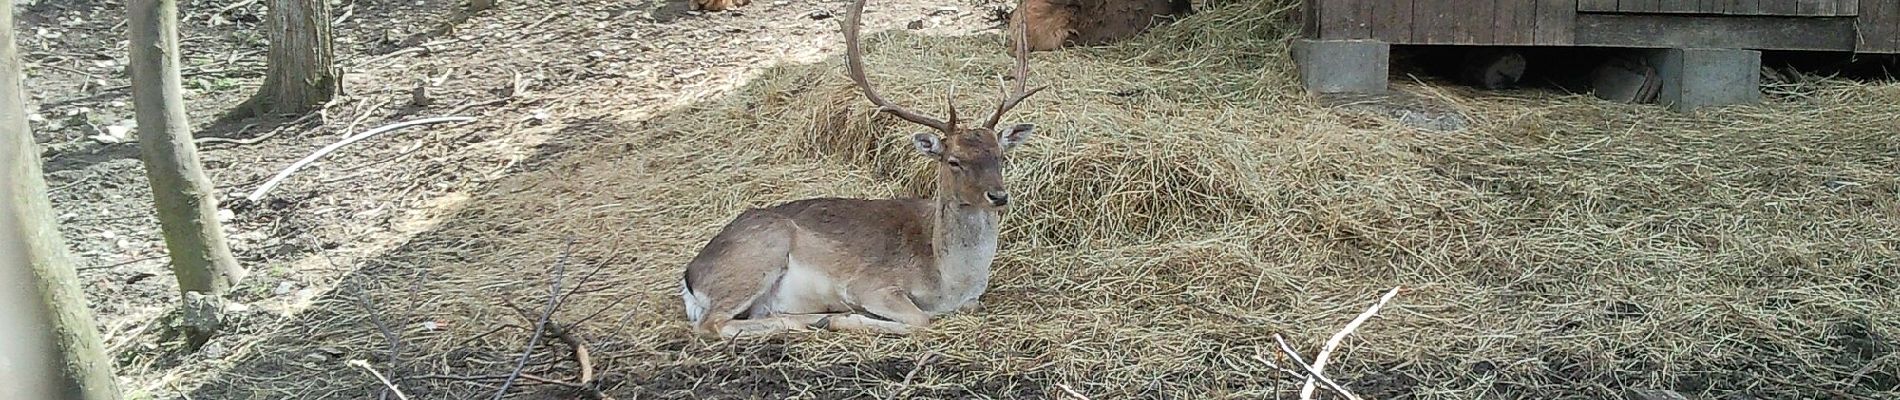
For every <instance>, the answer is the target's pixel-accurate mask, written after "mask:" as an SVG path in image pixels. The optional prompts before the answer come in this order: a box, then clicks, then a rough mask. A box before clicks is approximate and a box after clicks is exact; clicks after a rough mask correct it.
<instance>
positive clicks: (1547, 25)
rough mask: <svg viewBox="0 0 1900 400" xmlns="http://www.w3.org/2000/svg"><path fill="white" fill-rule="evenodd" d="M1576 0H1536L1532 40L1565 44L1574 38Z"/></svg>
mask: <svg viewBox="0 0 1900 400" xmlns="http://www.w3.org/2000/svg"><path fill="white" fill-rule="evenodd" d="M1578 4H1579V2H1578V0H1537V14H1536V15H1537V28H1536V33H1535V34H1534V36H1535V38H1534V40H1533V42H1536V43H1537V44H1539V45H1557V46H1567V45H1570V44H1572V43H1574V41H1575V38H1576V23H1577V8H1578V7H1577V6H1578Z"/></svg>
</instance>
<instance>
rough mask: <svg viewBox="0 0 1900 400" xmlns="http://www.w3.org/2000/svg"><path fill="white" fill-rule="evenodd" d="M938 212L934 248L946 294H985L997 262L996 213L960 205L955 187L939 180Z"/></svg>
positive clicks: (974, 295)
mask: <svg viewBox="0 0 1900 400" xmlns="http://www.w3.org/2000/svg"><path fill="white" fill-rule="evenodd" d="M938 182H939V183H938V186H937V193H936V198H935V199H934V200H935V202H936V203H937V210H936V211H937V212H936V215H935V222H936V223H935V224H933V225H932V228H931V230H932V232H931V241H930V244H931V249H932V250H933V251H934V252H935V253H936V254H935V255H936V258H937V260H936V261H937V269H938V273H939V274H941V276H942V278H943V280H942V284H943V287H942V288H941V289H943V290H944V291H945V292H946V293H945V294H946V295H950V296H953V297H967V298H962V299H952V300H953V301H956V302H959V303H960V302H962V301H967V300H970V299H973V298H975V297H976V296H977V295H980V294H982V292H983V290H984V289H986V288H987V287H988V286H989V279H990V262H991V261H993V260H995V259H996V236H997V233H998V232H999V230H998V226H997V222H999V220H1001V219H1002V215H1001V214H999V213H997V212H996V211H992V210H989V209H985V208H979V207H975V206H966V205H963V204H960V203H958V202H957V200H956V196H955V195H954V194H953V193H954V192H953V191H952V190H953V189H952V188H949V187H946V186H945V185H944V184H943V183H942V182H944V181H943V180H941V179H940V180H939V181H938Z"/></svg>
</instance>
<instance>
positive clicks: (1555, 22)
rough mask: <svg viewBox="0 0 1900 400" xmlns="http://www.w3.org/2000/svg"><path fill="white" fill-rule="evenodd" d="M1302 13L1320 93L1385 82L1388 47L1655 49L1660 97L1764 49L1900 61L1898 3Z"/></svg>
mask: <svg viewBox="0 0 1900 400" xmlns="http://www.w3.org/2000/svg"><path fill="white" fill-rule="evenodd" d="M1303 11H1304V16H1305V18H1304V21H1305V26H1304V35H1303V36H1304V37H1305V39H1306V40H1304V41H1303V43H1301V44H1300V45H1298V46H1296V49H1295V56H1296V58H1300V59H1301V61H1302V63H1303V64H1308V65H1318V66H1320V67H1321V69H1314V68H1309V67H1306V66H1303V67H1302V72H1303V73H1309V72H1310V74H1309V75H1313V76H1312V77H1311V78H1309V79H1307V80H1306V82H1307V84H1308V87H1309V88H1310V89H1312V90H1314V91H1316V92H1363V91H1382V90H1384V78H1383V77H1378V78H1376V79H1374V80H1377V81H1378V82H1366V81H1364V79H1359V78H1367V79H1372V78H1370V77H1354V76H1351V74H1354V73H1361V74H1363V73H1379V74H1383V73H1384V72H1385V66H1384V63H1385V62H1386V61H1385V60H1387V59H1388V57H1389V56H1387V55H1385V54H1379V53H1381V52H1383V51H1386V49H1388V48H1389V47H1388V46H1390V45H1470V46H1589V47H1616V48H1631V49H1651V50H1649V51H1651V52H1652V53H1653V54H1656V56H1655V57H1650V58H1648V59H1649V60H1651V62H1649V64H1653V65H1654V66H1656V67H1658V68H1661V69H1664V70H1663V71H1658V72H1656V73H1657V74H1660V75H1662V78H1660V79H1661V80H1662V81H1663V83H1662V85H1663V86H1664V88H1663V91H1665V92H1668V91H1670V90H1672V89H1674V90H1693V89H1694V88H1693V87H1687V88H1685V87H1684V86H1683V84H1684V83H1683V82H1680V79H1676V77H1682V76H1688V77H1691V78H1693V77H1694V76H1696V75H1707V74H1709V73H1711V72H1712V71H1700V70H1698V71H1685V70H1682V68H1696V67H1697V66H1700V65H1705V64H1709V60H1715V61H1719V62H1716V64H1723V63H1732V62H1740V63H1741V64H1748V63H1751V62H1752V63H1753V68H1749V67H1748V65H1741V64H1736V65H1726V67H1725V68H1726V69H1729V70H1733V71H1731V72H1729V75H1733V74H1736V73H1740V72H1744V71H1745V72H1746V73H1748V74H1755V75H1758V72H1759V71H1758V69H1759V66H1760V53H1759V51H1761V50H1813V51H1841V52H1855V53H1885V54H1894V53H1900V0H1305V4H1304V9H1303ZM1685 50H1686V51H1688V53H1685V52H1684V51H1685ZM1685 54H1687V56H1686V57H1689V58H1690V59H1686V60H1685V59H1683V57H1685ZM1704 56H1709V57H1715V58H1712V59H1708V60H1704V59H1701V58H1706V57H1704ZM1328 57H1345V58H1350V59H1356V61H1355V60H1349V59H1335V60H1326V59H1325V58H1328ZM1375 64H1376V65H1375ZM1341 66H1359V67H1361V68H1356V69H1346V70H1341V69H1339V67H1341ZM1372 67H1376V69H1377V71H1372V70H1370V69H1369V68H1372ZM1670 68H1674V69H1676V70H1674V71H1671V70H1668V69H1670ZM1713 72H1715V73H1717V74H1718V75H1720V71H1713ZM1329 75H1330V76H1329ZM1672 75H1674V77H1672ZM1728 78H1735V79H1739V78H1740V77H1739V76H1729V77H1728ZM1755 78H1759V77H1758V76H1757V77H1755ZM1755 78H1750V79H1749V80H1748V81H1747V82H1746V83H1749V84H1753V83H1756V82H1757V81H1756V80H1755ZM1355 79H1358V80H1355ZM1730 80H1733V79H1730ZM1672 83H1673V84H1676V85H1675V86H1676V87H1673V88H1672V87H1670V86H1671V85H1672ZM1732 83H1734V82H1731V84H1732ZM1690 84H1691V85H1690V86H1693V82H1691V83H1690ZM1375 86H1376V87H1375ZM1751 91H1754V92H1759V90H1755V89H1751ZM1664 97H1669V95H1668V94H1665V95H1664ZM1749 100H1750V99H1728V100H1723V99H1714V101H1713V102H1712V103H1710V104H1723V103H1735V102H1745V101H1749Z"/></svg>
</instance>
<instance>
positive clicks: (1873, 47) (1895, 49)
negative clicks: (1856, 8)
mask: <svg viewBox="0 0 1900 400" xmlns="http://www.w3.org/2000/svg"><path fill="white" fill-rule="evenodd" d="M1854 27H1855V30H1856V31H1858V34H1859V36H1860V37H1859V38H1857V39H1858V43H1857V45H1856V46H1855V49H1854V50H1855V51H1860V52H1867V53H1900V0H1860V17H1859V18H1856V19H1855V20H1854Z"/></svg>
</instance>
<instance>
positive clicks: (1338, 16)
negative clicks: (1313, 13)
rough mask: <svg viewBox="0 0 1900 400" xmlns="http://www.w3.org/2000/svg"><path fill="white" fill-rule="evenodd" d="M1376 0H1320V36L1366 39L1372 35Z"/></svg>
mask: <svg viewBox="0 0 1900 400" xmlns="http://www.w3.org/2000/svg"><path fill="white" fill-rule="evenodd" d="M1370 1H1374V0H1318V1H1317V2H1308V3H1307V4H1315V3H1317V4H1318V5H1319V38H1321V39H1328V40H1350V39H1366V38H1370V37H1371V36H1372V29H1371V26H1372V25H1371V23H1370V21H1367V19H1369V18H1370V17H1371V14H1372V13H1371V10H1370V7H1368V6H1369V4H1368V2H1370Z"/></svg>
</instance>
